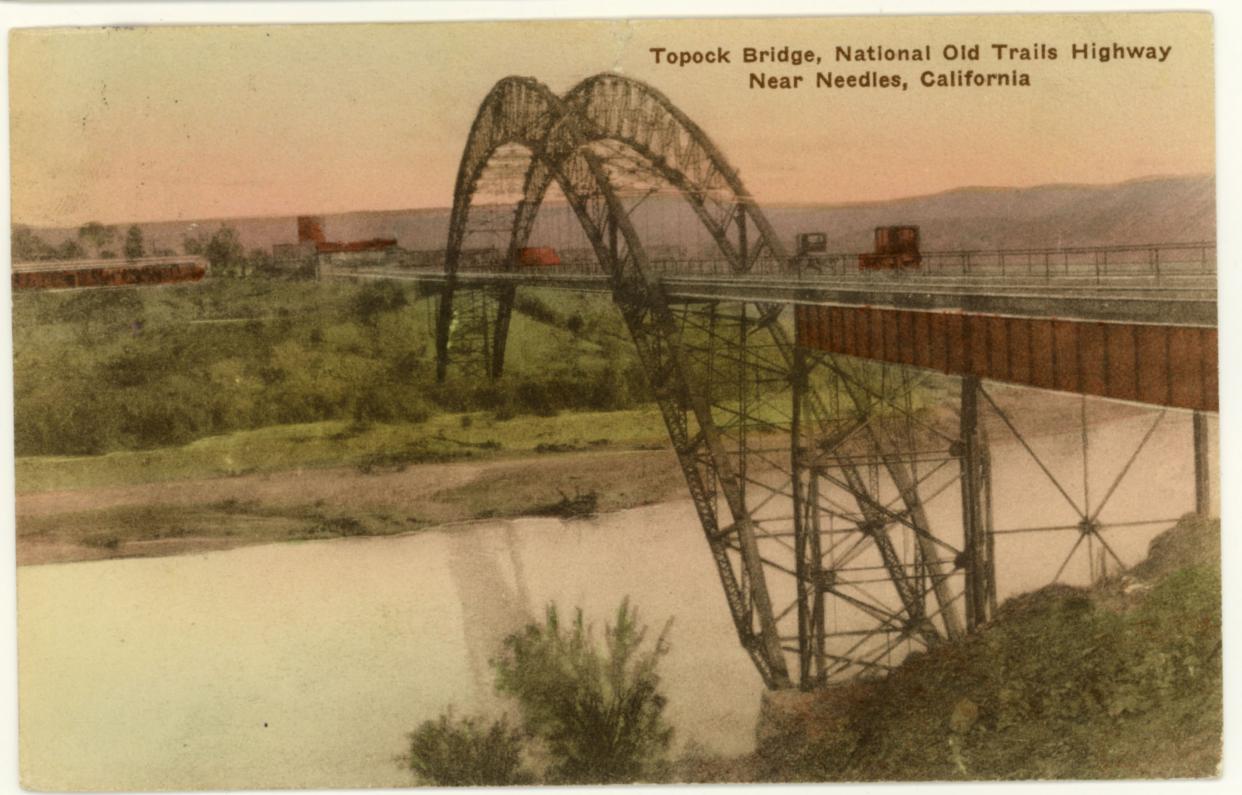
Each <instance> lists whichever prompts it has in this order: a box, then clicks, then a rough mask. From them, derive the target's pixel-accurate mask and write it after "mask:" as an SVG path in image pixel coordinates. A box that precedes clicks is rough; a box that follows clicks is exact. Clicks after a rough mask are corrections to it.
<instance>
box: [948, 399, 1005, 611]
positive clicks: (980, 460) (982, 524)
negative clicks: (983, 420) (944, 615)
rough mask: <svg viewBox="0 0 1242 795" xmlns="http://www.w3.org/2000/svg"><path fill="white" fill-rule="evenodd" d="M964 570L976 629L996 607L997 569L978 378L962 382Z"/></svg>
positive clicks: (989, 482) (967, 599)
mask: <svg viewBox="0 0 1242 795" xmlns="http://www.w3.org/2000/svg"><path fill="white" fill-rule="evenodd" d="M961 393H962V394H961V439H960V441H959V442H958V443H957V444H958V447H959V449H958V450H957V452H958V453H959V454H960V455H961V472H962V474H961V489H962V530H963V536H964V543H963V553H964V554H963V556H962V557H963V560H962V568H963V569H964V570H965V573H966V583H965V590H966V593H965V603H966V627H967V629H970V630H973V629H974V628H975V627H977V626H979V625H980V624H982V623H984V622H985V621H987V620H988V618H989V616H991V613H992V610H994V609H995V607H996V604H995V602H996V568H995V563H994V561H993V559H992V550H993V536H992V504H991V502H992V500H991V496H992V495H991V462H990V460H989V456H988V448H987V438H986V436H985V434H984V432H983V429H982V428H981V427H980V426H979V378H978V377H977V376H973V375H971V376H965V377H964V378H962V379H961Z"/></svg>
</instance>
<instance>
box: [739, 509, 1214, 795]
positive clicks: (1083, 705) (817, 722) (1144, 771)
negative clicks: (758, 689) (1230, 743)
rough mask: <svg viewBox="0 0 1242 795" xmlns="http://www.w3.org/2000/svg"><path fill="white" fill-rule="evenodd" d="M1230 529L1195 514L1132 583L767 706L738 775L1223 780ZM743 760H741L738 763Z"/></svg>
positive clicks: (1032, 605) (1049, 594) (1055, 592)
mask: <svg viewBox="0 0 1242 795" xmlns="http://www.w3.org/2000/svg"><path fill="white" fill-rule="evenodd" d="M1219 561H1220V524H1219V522H1202V521H1199V520H1197V519H1194V518H1190V517H1187V518H1186V519H1184V520H1182V522H1180V523H1179V524H1178V525H1177V526H1176V527H1174V528H1173V529H1171V530H1169V531H1167V532H1166V533H1164V534H1162V535H1161V536H1160V537H1158V538H1157V539H1156V540H1155V541H1153V543H1152V546H1151V550H1150V555H1149V557H1148V559H1147V560H1146V561H1145V562H1144V563H1142V564H1140V565H1139V566H1137V567H1135V568H1134V569H1132V570H1131V571H1130V572H1128V573H1127V574H1126V575H1125V576H1122V577H1119V578H1116V579H1113V580H1111V581H1108V582H1105V583H1102V584H1100V585H1098V586H1097V587H1095V588H1092V589H1089V590H1084V589H1077V588H1070V587H1067V586H1049V587H1047V588H1044V589H1043V590H1040V591H1037V592H1035V593H1031V594H1026V595H1024V596H1020V597H1017V598H1014V599H1011V600H1010V601H1009V602H1007V603H1006V604H1004V605H1003V606H1002V607H1001V608H1000V610H999V611H998V614H997V616H996V617H995V618H994V620H993V621H992V622H991V623H990V624H989V625H988V626H986V627H985V628H984V629H982V630H981V631H979V632H977V633H975V634H974V635H972V636H971V637H969V638H967V639H966V640H964V641H962V642H960V643H957V644H951V645H948V644H946V645H944V646H942V647H939V648H936V649H934V650H932V651H929V652H927V653H925V654H920V655H917V656H914V657H912V658H911V659H909V660H907V661H906V662H905V664H903V665H902V666H901V667H900V668H899V669H898V670H897V671H895V672H894V673H893V674H892V675H891V676H889V677H888V678H887V679H884V680H882V681H877V682H871V683H863V682H860V683H856V684H852V685H848V686H843V687H839V688H834V689H831V690H829V691H826V692H824V693H819V694H814V695H810V696H799V695H797V694H794V695H793V696H791V697H787V698H785V700H784V702H783V703H782V701H781V699H779V698H778V699H774V700H771V701H769V702H768V704H767V705H766V709H765V717H764V719H763V721H762V725H761V727H760V744H759V750H758V751H757V752H756V754H755V755H754V757H753V758H751V759H749V760H746V762H747V765H746V767H744V768H743V769H742V770H741V771H739V770H737V769H736V767H735V768H734V769H733V770H732V771H731V772H730V771H728V769H727V768H725V769H722V771H721V773H722V775H724V776H725V777H730V776H731V777H737V776H739V774H740V775H741V777H744V778H750V779H754V780H760V781H768V780H806V781H812V780H813V781H856V780H943V779H1043V778H1071V779H1095V778H1150V777H1177V778H1184V777H1203V776H1212V775H1215V773H1216V771H1217V765H1218V764H1219V760H1220V753H1221V744H1220V743H1221V683H1222V679H1221V676H1222V674H1221V634H1220V630H1221V624H1220V620H1221V619H1220V567H1219ZM735 764H736V763H735Z"/></svg>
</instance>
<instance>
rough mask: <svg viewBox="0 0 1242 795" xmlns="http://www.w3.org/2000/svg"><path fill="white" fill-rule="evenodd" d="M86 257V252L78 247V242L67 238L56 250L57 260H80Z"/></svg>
mask: <svg viewBox="0 0 1242 795" xmlns="http://www.w3.org/2000/svg"><path fill="white" fill-rule="evenodd" d="M85 256H86V251H85V250H83V248H82V246H81V245H79V243H78V241H76V240H74V239H73V238H69V239H68V240H66V241H65V242H64V243H61V244H60V246H59V247H58V248H57V249H56V258H57V259H82V258H83V257H85Z"/></svg>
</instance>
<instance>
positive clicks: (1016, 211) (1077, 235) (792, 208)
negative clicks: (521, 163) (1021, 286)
mask: <svg viewBox="0 0 1242 795" xmlns="http://www.w3.org/2000/svg"><path fill="white" fill-rule="evenodd" d="M1215 192H1216V180H1215V177H1214V176H1212V175H1182V176H1150V177H1141V178H1137V179H1132V180H1127V181H1125V182H1118V183H1112V184H1105V185H1098V184H1095V185H1092V184H1081V183H1050V184H1047V185H1037V186H1032V187H1023V188H1012V187H1003V186H963V187H958V188H951V189H949V190H946V191H941V192H938V193H932V194H924V195H919V196H910V197H904V198H899V199H889V200H883V201H876V202H854V203H830V204H809V203H808V204H769V205H764V206H763V209H764V214H765V215H766V216H767V217H768V220H769V221H770V222H771V224H772V226H773V228H774V229H775V230H776V232H777V234H778V235H779V236H780V237H781V239H782V240H783V241H784V242H785V244H786V245H787V246H790V247H792V245H793V239H794V236H795V235H796V234H797V233H798V232H814V231H822V232H825V233H826V234H827V235H828V246H829V248H830V249H831V250H838V251H864V250H868V249H870V247H871V232H872V229H873V228H874V227H876V226H885V225H890V224H917V225H918V226H920V227H921V230H922V243H923V247H924V248H926V249H929V250H934V249H941V250H945V249H962V248H970V249H979V248H983V249H986V248H1009V247H1055V246H1072V245H1120V244H1126V243H1149V242H1164V243H1168V242H1192V241H1198V240H1210V239H1214V238H1215V228H1216V202H1215ZM449 214H450V209H449V208H448V207H433V208H415V209H395V210H355V211H350V212H344V213H327V214H323V215H322V216H321V217H323V219H324V226H325V231H326V232H327V235H328V237H329V239H332V240H362V239H369V238H376V237H395V238H397V241H398V243H399V245H401V246H402V247H404V248H408V249H435V248H442V247H443V246H444V244H445V240H446V237H447V229H448V221H449ZM632 218H633V220H634V223H635V226H636V227H637V228H638V230H639V233H640V235H641V236H642V237H643V239H644V241H645V242H647V243H648V244H649V245H652V246H671V247H679V248H680V249H682V250H683V251H684V252H685V253H686V255H687V256H711V255H712V252H713V250H714V244H713V242H712V239H711V237H710V235H709V234H708V233H707V232H706V230H705V229H703V227H702V225H701V224H700V223H699V222H698V220H697V218H696V217H695V215H694V212H693V210H692V208H691V207H690V206H689V205H688V204H686V202H684V201H683V200H681V199H680V197H676V196H656V197H653V198H651V199H649V200H648V201H647V202H645V203H644V204H643V205H642V206H641V207H639V209H638V210H637V211H635V212H634V214H633V215H632ZM295 219H296V215H287V216H253V217H236V218H212V219H195V220H184V221H154V222H140V223H138V224H137V226H138V227H139V228H141V229H142V230H143V235H144V237H145V239H146V241H147V244H148V247H149V248H161V249H172V250H175V251H180V250H181V246H182V242H183V239H184V238H185V237H187V236H194V235H199V234H201V235H210V234H211V233H212V232H213V231H214V230H215V229H218V228H219V227H220V226H222V225H225V224H228V225H230V226H233V227H234V228H235V229H236V230H237V232H238V235H239V237H240V238H241V241H242V243H243V245H244V246H245V247H246V248H247V249H252V248H265V249H270V248H271V246H272V245H273V244H276V243H289V242H293V241H294V240H295V239H296V220H295ZM116 226H117V229H118V233H121V232H123V231H124V227H125V226H126V225H125V224H117V225H116ZM31 229H32V230H33V231H34V232H35V233H36V234H38V235H40V236H41V237H43V238H44V239H45V240H46V241H47V242H49V243H52V244H53V245H55V244H59V243H60V242H62V241H64V240H65V239H67V238H70V237H74V236H76V234H77V228H76V227H31ZM531 243H532V245H551V246H554V247H557V248H582V247H586V245H587V244H586V240H585V238H584V237H583V235H582V233H581V231H580V230H579V229H578V228H577V224H576V221H575V220H574V218H573V214H572V212H571V211H570V210H569V208H568V207H567V206H566V205H564V204H563V203H557V202H552V201H550V202H549V203H548V204H546V205H545V207H544V208H543V211H542V212H541V214H540V217H539V220H538V221H537V222H536V224H535V228H534V231H533V233H532V236H531ZM504 244H505V241H504V239H503V236H502V235H501V234H495V233H494V234H490V235H486V234H485V235H475V236H474V237H473V238H472V239H471V240H468V241H467V245H468V246H488V245H495V246H498V247H503V246H504ZM116 245H117V247H118V248H119V245H120V243H119V240H118V243H117V244H116Z"/></svg>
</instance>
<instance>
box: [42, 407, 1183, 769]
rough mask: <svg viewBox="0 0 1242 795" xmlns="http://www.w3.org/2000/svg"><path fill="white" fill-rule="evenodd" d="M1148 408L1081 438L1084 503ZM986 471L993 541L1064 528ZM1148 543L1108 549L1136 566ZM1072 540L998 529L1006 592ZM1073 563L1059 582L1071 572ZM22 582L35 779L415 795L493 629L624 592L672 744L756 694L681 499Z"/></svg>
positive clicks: (466, 702)
mask: <svg viewBox="0 0 1242 795" xmlns="http://www.w3.org/2000/svg"><path fill="white" fill-rule="evenodd" d="M1151 417H1152V415H1142V416H1131V417H1127V418H1123V419H1121V420H1117V421H1113V422H1109V423H1105V424H1103V425H1101V426H1099V427H1097V428H1094V429H1093V430H1092V438H1091V451H1092V455H1093V456H1094V458H1095V460H1094V461H1093V462H1092V463H1091V464H1090V465H1089V469H1092V468H1093V467H1094V468H1095V469H1098V471H1094V470H1093V474H1092V478H1091V481H1090V482H1091V489H1092V490H1093V492H1094V494H1095V495H1096V496H1095V499H1096V500H1097V501H1098V499H1099V498H1100V496H1102V495H1103V494H1104V493H1106V492H1107V489H1108V486H1109V485H1110V484H1111V483H1112V481H1113V480H1114V478H1115V475H1116V473H1117V472H1119V471H1120V469H1121V467H1122V466H1123V465H1124V463H1125V460H1126V459H1127V458H1128V453H1129V451H1130V450H1132V449H1133V448H1134V446H1135V444H1136V443H1137V441H1138V440H1139V439H1140V438H1142V436H1143V434H1144V433H1145V432H1146V430H1147V427H1148V426H1149V425H1150V423H1151ZM1033 446H1035V447H1036V450H1037V452H1039V453H1040V455H1041V457H1042V458H1044V459H1045V460H1046V461H1050V462H1052V464H1055V465H1056V466H1055V468H1056V469H1057V471H1061V470H1065V469H1070V470H1072V468H1073V466H1074V465H1075V463H1074V462H1076V461H1079V460H1080V458H1081V453H1080V452H1079V450H1078V447H1077V444H1076V442H1075V438H1074V435H1073V434H1071V433H1069V432H1068V431H1067V432H1066V434H1064V435H1062V436H1053V437H1047V438H1044V439H1041V440H1037V443H1033ZM1189 447H1190V429H1189V420H1188V417H1186V416H1184V415H1180V414H1170V415H1169V417H1168V418H1167V419H1166V420H1165V421H1164V422H1163V423H1162V424H1161V426H1160V427H1158V428H1157V430H1156V432H1155V433H1153V434H1152V437H1151V439H1150V441H1149V443H1148V445H1147V448H1146V449H1145V450H1144V453H1143V455H1142V456H1140V457H1139V458H1138V459H1136V461H1135V464H1134V466H1133V467H1132V469H1131V471H1130V472H1129V474H1128V476H1127V478H1126V479H1125V480H1124V481H1123V482H1122V485H1121V486H1120V487H1119V488H1118V489H1117V491H1116V493H1115V494H1114V495H1113V496H1112V498H1111V500H1110V503H1109V507H1108V508H1107V509H1106V512H1105V513H1103V514H1102V518H1105V519H1110V518H1111V519H1112V520H1116V521H1120V520H1124V519H1128V518H1131V517H1133V518H1150V517H1152V516H1153V514H1154V515H1157V516H1159V517H1164V516H1177V515H1178V514H1180V513H1182V512H1185V511H1187V510H1190V508H1191V507H1192V506H1193V492H1192V483H1193V480H1192V477H1191V469H1190V467H1191V456H1190V449H1189ZM993 458H994V462H995V463H994V478H995V489H994V490H995V493H996V495H997V506H996V525H997V527H998V528H1007V527H1017V526H1029V525H1047V524H1057V523H1060V522H1061V521H1063V520H1065V519H1066V518H1068V517H1067V516H1066V515H1065V513H1064V510H1065V509H1063V508H1058V507H1057V505H1056V503H1057V502H1058V501H1060V500H1061V497H1060V496H1059V495H1058V493H1057V492H1056V490H1055V488H1054V487H1051V486H1050V485H1048V484H1047V483H1046V482H1044V479H1043V478H1042V476H1041V475H1040V473H1039V470H1038V466H1037V465H1036V464H1034V463H1033V461H1032V460H1031V459H1030V457H1029V456H1028V455H1027V453H1026V452H1025V451H1024V450H1023V449H1022V448H1021V447H1020V446H1019V445H1017V444H1015V443H1014V442H1013V441H1012V440H1003V439H995V440H994V445H993ZM1079 466H1080V464H1079ZM1067 482H1068V480H1067ZM1075 482H1076V483H1077V484H1078V485H1077V487H1076V488H1077V489H1078V490H1079V491H1078V492H1074V491H1071V489H1070V488H1069V487H1068V486H1067V487H1066V489H1067V491H1071V494H1074V495H1077V494H1078V493H1080V491H1081V476H1079V477H1078V478H1077V480H1076V481H1075ZM929 511H930V513H931V514H932V516H931V518H932V522H933V525H934V526H935V525H936V523H938V522H951V521H953V520H954V518H955V514H956V515H957V517H960V514H958V513H956V512H958V511H960V508H958V507H957V506H956V504H955V503H952V504H951V503H950V502H944V503H943V505H939V504H937V503H933V504H931V505H929ZM958 521H959V522H960V518H959V519H958ZM1162 529H1164V528H1163V527H1144V528H1131V529H1128V530H1126V529H1119V530H1115V531H1110V533H1112V534H1113V535H1111V536H1110V538H1111V541H1112V543H1113V544H1114V547H1115V548H1116V549H1117V550H1118V552H1119V554H1121V555H1122V557H1123V558H1125V559H1126V562H1127V564H1129V563H1133V562H1135V561H1137V560H1138V559H1140V558H1141V557H1142V555H1143V553H1144V551H1145V549H1146V545H1147V543H1148V542H1149V540H1150V538H1151V537H1152V536H1153V535H1154V534H1155V533H1156V532H1159V530H1162ZM1073 538H1074V536H1073V534H1072V533H1071V534H1054V533H1045V534H1037V535H1009V536H1002V537H1001V538H999V539H998V545H997V556H998V567H999V572H998V579H999V581H1000V591H1001V597H1002V598H1004V596H1006V595H1008V594H1012V593H1016V592H1020V591H1022V590H1026V589H1029V588H1031V587H1037V586H1038V585H1041V584H1043V583H1044V582H1047V580H1048V579H1050V577H1051V572H1052V571H1053V570H1055V566H1056V564H1057V563H1058V562H1059V560H1060V559H1062V558H1063V557H1064V555H1065V553H1066V552H1067V551H1068V548H1069V544H1070V543H1072V541H1073ZM1080 563H1081V565H1075V566H1071V567H1069V568H1067V570H1066V573H1065V576H1064V577H1063V579H1066V580H1069V581H1071V582H1074V581H1082V579H1083V578H1084V577H1085V576H1086V568H1085V563H1084V562H1082V561H1080ZM1049 566H1052V569H1049ZM18 590H19V602H18V620H19V624H18V635H19V648H20V655H19V665H18V672H19V676H20V705H19V719H20V753H21V763H22V769H23V782H24V783H25V784H26V786H27V787H33V788H36V789H41V788H49V789H71V790H73V789H96V790H97V789H139V790H157V789H169V788H183V789H185V788H188V789H205V788H219V789H229V788H251V789H262V788H277V787H336V788H344V787H364V786H404V785H409V784H410V783H412V779H411V776H410V774H409V773H408V772H407V771H405V770H403V769H402V768H401V767H400V766H399V764H398V762H397V757H399V756H400V755H401V754H402V753H403V752H404V751H405V735H406V733H408V732H409V731H411V730H412V729H413V728H414V727H415V726H416V725H417V724H418V723H419V722H420V721H422V720H425V719H428V718H432V717H435V716H436V715H438V714H439V713H440V712H441V710H443V709H445V708H447V707H449V706H453V707H454V708H455V710H456V711H457V712H458V714H464V713H471V712H475V711H479V710H484V711H486V710H494V709H497V708H499V704H498V702H497V701H496V697H495V696H494V695H493V693H492V688H491V674H490V669H489V667H488V662H487V661H488V659H489V657H490V656H491V655H493V654H494V653H495V651H496V649H497V648H498V646H499V643H500V641H501V639H502V638H503V637H504V636H505V634H507V633H508V632H510V631H512V630H513V629H515V628H517V627H519V626H521V625H522V624H523V623H525V622H526V621H528V620H530V619H532V618H538V617H540V616H541V615H542V612H543V610H544V607H545V605H547V604H549V603H556V604H558V605H560V606H562V608H563V609H565V610H569V609H572V607H573V606H581V607H582V608H583V610H584V611H585V613H586V615H587V616H588V618H590V619H592V620H594V621H595V622H596V623H597V624H598V625H602V624H603V622H605V621H607V620H608V619H609V617H610V616H611V614H612V612H613V611H615V609H616V607H617V605H618V604H619V603H620V601H621V599H622V598H624V597H626V596H630V597H632V598H633V600H634V601H635V603H636V604H637V605H638V606H639V608H640V611H641V616H642V617H643V619H644V620H645V622H646V623H648V624H649V625H651V631H652V633H653V634H654V633H655V632H658V630H659V628H660V627H661V626H662V625H663V622H664V621H665V620H666V619H668V618H673V619H674V623H673V625H672V628H671V633H670V639H671V643H672V651H671V653H670V654H669V656H668V657H667V659H666V660H665V661H664V663H663V664H662V668H661V670H662V673H663V677H664V683H665V690H666V692H667V693H668V695H669V704H668V709H667V713H666V714H667V717H668V719H669V721H670V723H672V724H673V726H674V727H675V728H676V731H677V736H678V739H679V741H680V742H685V741H686V740H689V739H693V740H694V741H696V742H697V743H699V744H701V745H704V746H707V747H708V748H711V749H712V750H715V751H718V752H721V753H742V752H745V751H747V750H749V749H750V748H752V747H753V737H754V726H755V719H756V717H757V713H758V707H759V695H760V684H759V681H758V678H757V675H756V674H755V672H754V670H753V668H752V667H751V663H750V661H749V659H748V657H747V656H746V654H745V653H744V652H743V651H742V650H741V649H740V647H739V646H738V644H737V642H736V636H735V634H734V630H733V627H732V623H731V621H730V619H729V617H728V611H727V610H726V608H725V605H724V603H723V598H722V595H721V593H720V586H719V582H718V580H717V578H716V574H715V569H714V566H713V565H712V561H711V558H710V556H709V555H708V554H707V550H706V547H705V545H704V542H703V540H702V537H701V534H700V531H699V530H698V527H697V521H696V519H695V516H694V511H693V508H692V506H691V504H690V502H689V501H688V500H679V501H674V502H669V503H664V504H659V505H653V506H649V507H644V508H638V509H633V510H627V511H622V512H619V513H615V514H609V515H605V516H601V517H598V518H597V519H594V520H590V521H573V522H564V521H561V520H557V519H545V518H530V519H518V520H513V521H483V522H475V523H470V524H464V525H459V526H452V527H444V528H439V529H435V530H430V531H424V532H420V533H417V534H413V535H407V536H401V537H387V538H354V539H340V540H331V541H313V542H301V543H286V544H278V545H268V546H254V547H247V548H241V549H234V550H230V551H223V552H211V553H206V554H198V555H186V556H180V557H167V558H151V559H129V560H110V561H96V562H87V563H70V564H56V565H44V566H25V567H22V568H21V569H19V571H18Z"/></svg>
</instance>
